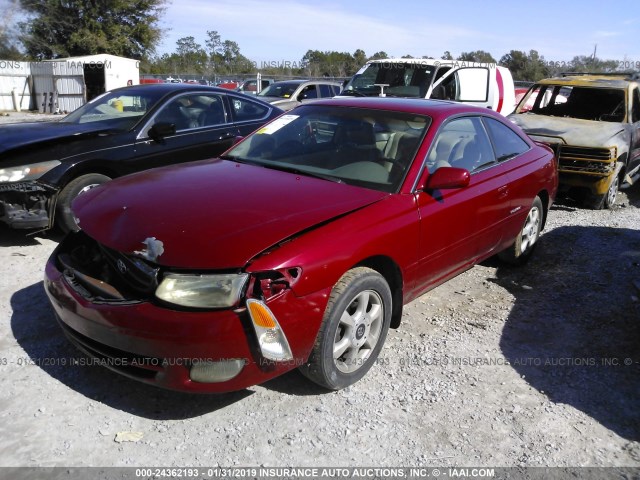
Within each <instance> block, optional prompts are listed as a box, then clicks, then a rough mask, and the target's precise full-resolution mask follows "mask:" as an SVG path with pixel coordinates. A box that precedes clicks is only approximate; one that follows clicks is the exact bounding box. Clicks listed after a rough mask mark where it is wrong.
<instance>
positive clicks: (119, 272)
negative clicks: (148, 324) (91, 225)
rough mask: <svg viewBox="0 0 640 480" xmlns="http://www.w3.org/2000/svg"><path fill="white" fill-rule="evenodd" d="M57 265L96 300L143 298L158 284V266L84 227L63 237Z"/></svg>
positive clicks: (70, 281)
mask: <svg viewBox="0 0 640 480" xmlns="http://www.w3.org/2000/svg"><path fill="white" fill-rule="evenodd" d="M57 265H58V268H59V269H60V270H61V272H62V273H63V275H64V277H65V279H66V280H67V283H68V284H69V285H70V286H71V287H73V288H74V289H75V290H76V292H78V293H79V294H80V295H82V296H83V297H85V298H87V299H89V300H91V301H92V302H94V303H114V302H116V303H132V302H140V301H144V300H148V299H150V298H152V296H153V293H154V292H155V290H156V288H157V287H158V271H159V268H158V267H155V266H152V265H150V264H149V263H147V262H145V261H144V260H142V259H139V258H136V257H132V256H128V255H125V254H122V253H120V252H117V251H115V250H112V249H109V248H107V247H105V246H104V245H101V244H99V243H98V242H96V241H95V240H93V239H92V238H90V237H89V236H87V235H86V234H85V233H84V232H82V231H80V232H77V233H74V234H71V235H69V236H67V238H66V239H65V240H64V241H63V243H62V244H61V246H60V248H59V250H58V255H57Z"/></svg>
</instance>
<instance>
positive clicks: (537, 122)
mask: <svg viewBox="0 0 640 480" xmlns="http://www.w3.org/2000/svg"><path fill="white" fill-rule="evenodd" d="M509 119H510V120H512V121H513V122H514V123H515V124H516V125H518V126H519V127H520V128H522V129H523V130H524V131H525V132H526V133H527V135H530V136H533V137H535V138H534V139H535V140H540V141H543V142H547V143H558V140H560V141H561V142H562V143H565V144H567V145H576V146H582V147H610V146H617V145H618V144H619V143H620V141H621V140H622V141H623V142H624V137H625V135H627V134H626V130H625V128H624V125H623V124H621V123H613V122H596V121H593V120H582V119H578V118H565V117H550V116H546V115H536V114H533V113H520V114H514V115H510V116H509ZM621 137H622V138H621Z"/></svg>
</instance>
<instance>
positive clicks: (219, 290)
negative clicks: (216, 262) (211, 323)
mask: <svg viewBox="0 0 640 480" xmlns="http://www.w3.org/2000/svg"><path fill="white" fill-rule="evenodd" d="M248 278H249V275H248V274H246V273H245V274H235V273H232V274H213V275H198V274H183V273H167V274H165V275H164V278H163V279H162V282H161V283H160V285H159V286H158V288H157V289H156V297H157V298H159V299H160V300H163V301H165V302H168V303H173V304H175V305H180V306H183V307H191V308H230V307H233V306H235V305H237V303H238V301H239V300H240V295H241V294H242V290H243V288H244V286H245V284H246V282H247V280H248Z"/></svg>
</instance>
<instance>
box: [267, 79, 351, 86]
mask: <svg viewBox="0 0 640 480" xmlns="http://www.w3.org/2000/svg"><path fill="white" fill-rule="evenodd" d="M282 83H294V84H297V85H301V84H303V83H318V84H322V85H341V83H340V82H334V81H331V80H309V79H299V78H296V79H294V80H281V81H279V82H274V83H272V85H279V84H282Z"/></svg>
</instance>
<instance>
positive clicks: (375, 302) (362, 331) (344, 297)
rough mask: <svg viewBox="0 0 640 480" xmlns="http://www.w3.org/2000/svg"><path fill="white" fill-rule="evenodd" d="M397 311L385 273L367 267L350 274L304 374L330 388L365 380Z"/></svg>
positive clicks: (337, 291) (332, 300)
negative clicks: (364, 377)
mask: <svg viewBox="0 0 640 480" xmlns="http://www.w3.org/2000/svg"><path fill="white" fill-rule="evenodd" d="M391 311H392V300H391V290H390V288H389V284H388V283H387V281H386V280H385V279H384V277H383V276H382V275H380V274H379V273H378V272H376V271H375V270H372V269H370V268H365V267H358V268H354V269H352V270H349V271H348V272H347V273H345V274H344V275H343V276H342V277H341V278H340V280H339V281H338V283H336V285H335V287H333V291H332V292H331V296H330V297H329V302H328V303H327V309H326V311H325V314H324V318H323V319H322V324H321V325H320V330H319V331H318V337H317V338H316V343H315V345H314V346H313V350H312V351H311V355H310V356H309V360H308V361H307V363H306V364H305V365H303V366H302V367H300V371H301V372H302V374H303V375H304V376H306V377H307V378H308V379H310V380H311V381H313V382H314V383H317V384H318V385H321V386H323V387H325V388H328V389H330V390H339V389H341V388H345V387H348V386H349V385H352V384H354V383H355V382H357V381H358V380H360V379H361V378H362V377H363V376H364V375H365V374H366V373H367V372H368V371H369V369H370V368H371V367H372V366H373V364H374V363H375V362H376V359H377V358H378V354H379V353H380V350H381V349H382V346H383V344H384V341H385V339H386V337H387V332H388V330H389V324H390V323H391Z"/></svg>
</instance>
